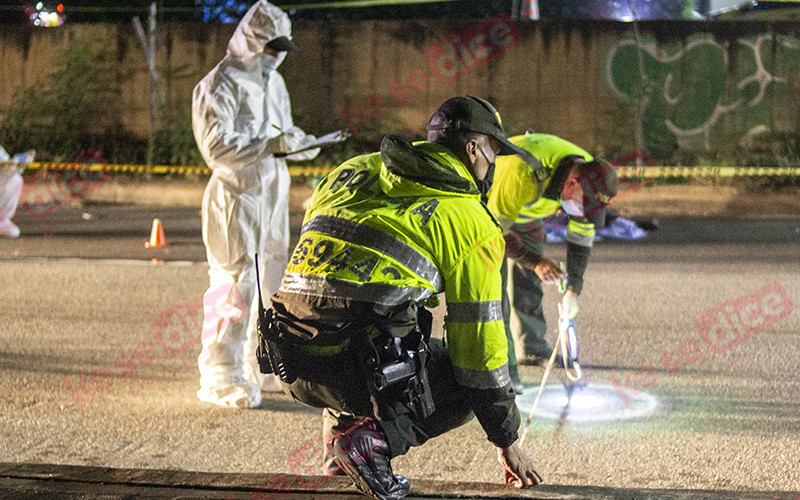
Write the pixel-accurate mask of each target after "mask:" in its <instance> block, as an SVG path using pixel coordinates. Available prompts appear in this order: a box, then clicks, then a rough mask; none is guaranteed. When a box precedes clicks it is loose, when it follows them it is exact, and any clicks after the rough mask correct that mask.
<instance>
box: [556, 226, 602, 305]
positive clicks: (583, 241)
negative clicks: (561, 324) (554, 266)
mask: <svg viewBox="0 0 800 500" xmlns="http://www.w3.org/2000/svg"><path fill="white" fill-rule="evenodd" d="M594 235H595V229H594V224H592V223H591V222H588V221H586V220H585V219H581V218H577V217H570V220H569V224H568V225H567V291H566V293H564V297H563V298H562V299H561V311H562V312H561V314H562V315H564V316H565V317H568V318H570V319H572V318H574V317H575V316H577V314H578V295H580V293H581V290H583V273H584V272H585V271H586V267H587V265H588V264H589V254H590V253H591V249H592V243H593V242H594Z"/></svg>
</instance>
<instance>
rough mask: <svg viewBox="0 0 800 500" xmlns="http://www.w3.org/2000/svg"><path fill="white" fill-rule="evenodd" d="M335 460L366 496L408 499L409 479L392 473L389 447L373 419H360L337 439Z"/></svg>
mask: <svg viewBox="0 0 800 500" xmlns="http://www.w3.org/2000/svg"><path fill="white" fill-rule="evenodd" d="M333 458H334V460H335V461H336V464H337V465H338V466H339V467H340V468H341V469H342V470H343V471H344V473H345V474H347V476H348V477H349V478H350V479H351V480H352V481H353V483H354V484H355V486H356V488H358V490H359V491H361V492H362V493H364V494H365V495H369V496H371V497H372V498H376V499H378V500H400V499H401V498H404V497H405V496H406V495H408V491H409V487H410V486H409V483H408V479H406V478H404V477H403V476H398V475H395V474H393V473H392V465H391V464H390V463H389V460H390V456H389V445H388V444H387V443H386V439H385V438H384V437H383V435H382V433H381V432H380V431H379V430H378V428H377V426H376V425H375V422H374V421H373V420H372V419H370V418H362V419H360V420H359V421H357V422H356V423H354V424H353V425H352V426H350V427H348V428H347V429H346V430H345V431H343V432H342V433H341V434H339V435H337V436H335V437H334V440H333Z"/></svg>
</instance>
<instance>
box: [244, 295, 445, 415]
mask: <svg viewBox="0 0 800 500" xmlns="http://www.w3.org/2000/svg"><path fill="white" fill-rule="evenodd" d="M259 309H260V310H259V315H258V316H259V318H258V348H257V350H256V357H257V359H258V364H259V368H260V370H261V373H274V374H276V375H277V376H278V377H279V378H280V379H281V380H282V381H283V382H285V383H287V384H291V383H292V382H294V381H295V380H297V378H298V376H302V372H303V371H304V368H308V369H311V368H312V365H314V364H315V363H314V362H315V361H318V360H320V359H325V358H329V357H330V356H315V355H312V354H309V352H308V350H307V349H304V347H307V345H303V344H304V343H303V342H298V341H297V339H300V338H303V337H305V335H304V334H305V333H307V331H306V330H305V329H304V328H303V327H302V326H300V325H297V324H296V323H295V322H292V321H290V320H289V319H287V318H284V317H281V316H279V315H278V314H277V313H276V312H275V311H274V310H273V309H268V310H265V309H263V307H262V308H259ZM431 324H432V316H431V313H430V312H428V311H427V310H425V309H421V310H420V313H419V315H418V319H417V324H416V327H415V329H414V331H412V332H411V333H410V334H408V335H406V336H405V337H403V338H396V337H393V336H392V335H390V334H389V332H388V331H386V330H385V329H384V328H382V325H380V324H379V323H369V326H365V327H360V328H354V327H349V326H346V327H344V328H342V329H340V330H339V331H336V332H332V336H333V337H335V338H342V337H346V338H347V339H349V345H348V346H347V348H346V349H344V350H343V351H342V352H341V353H339V354H335V355H333V357H335V358H342V357H346V358H349V359H350V360H351V362H350V363H344V366H352V360H353V359H355V361H356V364H357V365H358V375H359V376H360V378H361V380H362V381H363V382H364V383H365V385H366V389H367V393H368V394H369V399H370V402H371V404H372V410H373V413H374V415H375V417H376V418H377V419H379V420H392V419H394V418H395V416H396V412H395V410H394V408H393V406H394V405H395V404H396V403H402V404H403V405H404V406H405V407H406V408H408V409H409V410H410V411H411V412H412V413H413V414H414V415H415V416H416V417H417V418H418V419H424V418H427V417H428V416H430V415H431V414H432V413H433V411H434V403H433V396H432V395H431V388H430V383H429V381H428V371H427V368H426V365H427V362H428V358H429V356H430V352H429V350H428V345H427V342H428V340H429V339H430V334H431ZM373 325H374V326H375V327H376V328H377V331H378V335H377V336H375V337H371V336H370V330H373V333H374V331H375V330H374V329H372V328H370V326H373ZM337 361H338V360H337ZM342 361H344V359H342Z"/></svg>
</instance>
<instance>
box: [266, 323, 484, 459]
mask: <svg viewBox="0 0 800 500" xmlns="http://www.w3.org/2000/svg"><path fill="white" fill-rule="evenodd" d="M428 347H429V348H430V357H429V359H428V365H427V368H428V380H429V383H430V387H431V394H432V396H433V400H434V405H435V410H434V412H433V413H432V414H431V415H430V416H428V417H427V418H425V419H422V420H420V419H418V418H416V417H415V415H414V414H413V413H411V412H410V411H409V410H408V409H407V408H406V407H405V406H404V405H403V404H401V403H395V404H394V405H392V408H393V409H394V411H395V413H396V417H395V418H394V419H392V420H377V419H375V422H376V423H377V424H378V427H379V428H380V429H381V430H382V431H383V434H384V436H386V440H387V443H388V445H389V449H390V451H391V456H392V457H396V456H399V455H403V454H405V453H406V452H407V451H408V450H409V448H411V447H412V446H420V445H421V444H423V443H425V442H426V441H427V440H428V439H430V438H432V437H436V436H438V435H440V434H443V433H445V432H447V431H449V430H451V429H455V428H456V427H459V426H461V425H464V424H465V423H467V422H468V421H469V420H471V419H472V418H473V417H474V414H473V413H472V411H471V410H470V408H469V404H468V403H467V401H468V400H467V398H466V397H465V395H464V391H463V389H462V388H461V386H460V385H459V384H458V383H457V382H456V380H455V376H454V375H453V366H452V364H451V362H450V357H449V355H448V353H447V349H446V348H445V346H444V343H443V342H442V340H441V339H438V338H432V339H430V342H429V344H428ZM306 361H307V362H306V363H304V365H305V366H304V367H303V369H302V370H301V374H300V375H299V376H298V378H297V380H295V381H294V382H292V383H291V384H286V383H282V385H283V390H284V392H285V393H286V394H288V395H290V396H292V397H293V398H294V399H295V400H297V401H299V402H301V403H305V404H307V405H309V406H313V407H317V408H323V409H324V412H323V417H324V418H323V440H325V441H326V443H325V444H326V446H328V440H329V439H330V437H331V436H333V435H335V434H336V433H337V432H338V431H342V430H344V429H345V428H347V427H348V426H349V425H350V424H352V423H353V422H354V421H356V420H358V419H359V418H361V417H373V415H374V414H373V411H372V404H371V403H370V399H369V393H368V390H367V386H366V382H365V381H364V379H363V376H362V374H361V373H360V370H359V368H358V363H357V362H356V360H355V359H354V357H350V356H349V355H347V354H343V355H337V356H334V357H331V358H326V357H325V356H315V357H310V356H309V359H307V360H306Z"/></svg>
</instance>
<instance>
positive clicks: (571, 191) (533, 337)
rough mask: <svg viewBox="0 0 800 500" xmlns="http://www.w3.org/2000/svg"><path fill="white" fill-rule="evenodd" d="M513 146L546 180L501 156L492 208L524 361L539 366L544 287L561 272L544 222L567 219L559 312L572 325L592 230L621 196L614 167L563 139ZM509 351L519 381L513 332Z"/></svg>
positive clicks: (521, 139) (545, 353)
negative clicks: (550, 253)
mask: <svg viewBox="0 0 800 500" xmlns="http://www.w3.org/2000/svg"><path fill="white" fill-rule="evenodd" d="M509 140H510V141H511V142H512V143H514V144H516V145H518V146H519V147H521V148H522V149H524V150H526V151H528V152H530V153H531V154H533V155H534V156H535V157H536V158H538V159H539V160H540V161H541V163H542V164H543V166H544V169H545V170H544V172H543V175H542V172H536V171H535V169H534V168H532V167H531V165H529V164H528V163H526V162H524V161H522V160H520V159H519V158H517V157H510V156H506V157H502V158H498V161H497V173H496V175H495V181H494V184H493V187H492V192H491V193H490V196H489V203H488V206H489V209H490V210H491V211H492V213H494V214H495V215H496V216H497V217H498V220H499V221H500V222H501V224H502V225H503V228H504V230H505V232H504V237H505V240H506V255H507V256H509V257H510V258H512V259H514V262H515V264H514V266H513V267H512V277H513V289H514V294H513V300H514V309H515V310H516V312H517V315H518V317H519V319H520V324H521V327H522V332H521V333H522V339H523V343H524V346H525V353H524V354H523V356H520V358H521V359H522V360H523V361H525V362H528V363H533V364H535V363H539V362H541V361H543V360H546V359H547V358H548V357H549V355H550V352H551V351H550V348H549V347H548V345H547V342H546V341H545V333H546V332H547V326H546V324H545V318H544V312H543V310H542V281H544V282H553V281H555V280H556V279H558V278H560V277H562V274H563V271H562V270H561V269H559V266H558V265H557V264H556V263H555V262H553V261H552V260H550V259H547V258H546V257H544V244H545V231H544V223H543V220H544V219H545V218H546V217H548V216H550V215H553V214H554V213H556V212H557V211H558V210H563V211H564V212H566V213H567V214H569V223H568V226H567V266H566V278H567V291H566V293H565V294H564V297H563V298H562V301H561V308H562V310H563V311H564V312H563V314H565V315H566V316H568V317H569V318H570V319H572V318H574V317H575V316H576V315H577V313H578V300H577V297H578V295H579V294H580V293H581V290H582V288H583V274H584V272H585V270H586V266H587V263H588V260H589V253H590V249H591V246H592V242H593V241H594V236H595V228H597V227H603V225H604V223H605V207H606V205H607V204H608V203H609V201H610V200H611V198H613V197H614V195H615V194H616V193H617V187H618V184H619V180H618V178H617V175H616V171H615V170H614V168H613V167H612V166H611V165H610V164H608V163H607V162H605V161H603V160H601V159H595V158H594V157H592V155H591V154H589V153H588V152H587V151H586V150H584V149H582V148H580V147H578V146H576V145H575V144H572V143H571V142H569V141H566V140H564V139H561V138H560V137H556V136H554V135H549V134H535V133H529V134H525V135H521V136H516V137H511V138H510V139H509ZM507 331H509V332H510V329H507ZM509 349H510V351H511V353H510V354H509V357H510V358H511V372H512V377H514V376H515V373H516V370H515V368H516V367H515V366H514V364H515V363H514V359H513V358H515V355H514V353H513V349H514V343H513V341H512V340H511V338H510V333H509Z"/></svg>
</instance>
